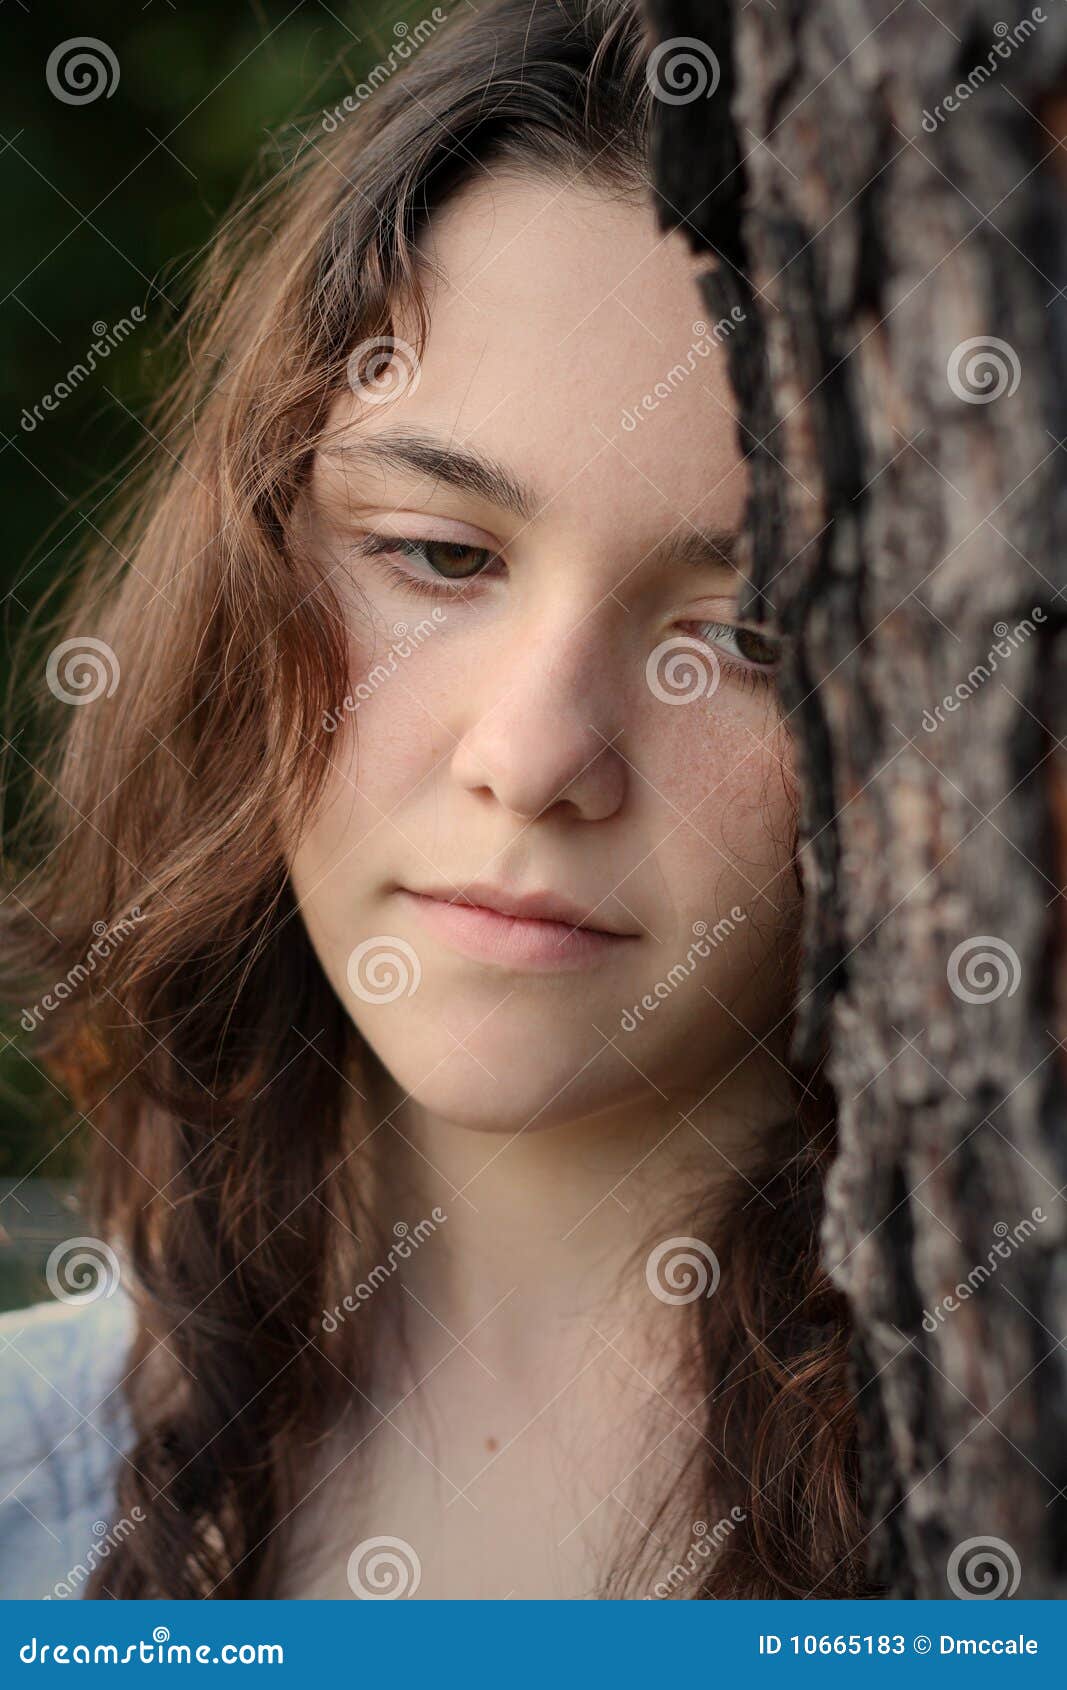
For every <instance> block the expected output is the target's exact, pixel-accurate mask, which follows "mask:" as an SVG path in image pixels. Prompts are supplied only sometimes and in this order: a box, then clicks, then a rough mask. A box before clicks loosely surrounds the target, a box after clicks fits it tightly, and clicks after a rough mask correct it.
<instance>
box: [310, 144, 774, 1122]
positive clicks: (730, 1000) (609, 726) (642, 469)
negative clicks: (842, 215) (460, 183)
mask: <svg viewBox="0 0 1067 1690" xmlns="http://www.w3.org/2000/svg"><path fill="white" fill-rule="evenodd" d="M423 245H424V250H425V253H426V256H428V257H430V258H432V260H433V262H434V266H435V269H436V271H437V279H436V280H434V281H433V282H431V283H430V285H429V292H428V303H429V308H430V316H431V328H430V334H429V339H428V343H427V345H426V348H425V353H424V356H423V358H422V361H421V364H420V365H419V366H418V367H416V366H415V363H414V359H413V355H412V353H411V352H410V351H409V350H405V348H404V347H401V348H400V350H399V352H398V355H397V359H396V362H395V363H394V365H393V368H392V370H391V371H390V372H388V373H387V375H386V376H385V377H384V379H381V380H378V379H376V375H375V368H374V366H373V365H372V367H371V368H369V369H368V370H367V371H366V372H365V373H364V374H361V372H360V367H359V360H358V359H354V360H352V362H351V364H350V375H351V385H352V389H353V391H352V392H351V394H347V393H346V395H345V397H344V399H343V401H340V402H338V404H337V405H336V407H335V409H334V412H333V413H332V415H331V418H330V431H329V433H330V438H329V441H328V442H327V443H326V444H325V445H324V447H323V449H322V450H321V451H320V453H319V454H318V456H317V459H316V464H315V468H314V473H313V476H312V479H311V483H310V487H309V491H308V497H307V499H306V500H305V502H304V506H303V509H302V511H301V513H300V531H301V534H302V538H303V541H304V543H305V544H308V545H310V546H312V547H313V548H314V549H315V551H316V553H317V555H318V556H319V557H320V558H321V559H322V561H323V562H324V563H325V564H326V566H327V567H328V568H329V569H330V570H332V571H333V574H332V580H333V582H334V584H335V585H336V586H337V588H338V590H339V594H340V597H341V598H342V600H343V602H344V603H345V605H346V607H347V620H348V629H349V639H350V657H351V674H350V680H349V683H348V698H347V700H345V699H342V698H340V697H339V698H338V699H337V701H336V707H335V710H334V712H333V716H332V717H330V718H328V719H327V720H326V722H325V723H324V725H323V729H322V732H321V738H320V741H319V743H318V744H316V745H314V746H313V747H309V748H308V755H309V756H316V757H325V758H327V759H329V761H330V765H331V769H330V776H329V781H328V785H327V789H326V792H325V795H324V800H323V802H322V804H321V806H320V808H319V809H318V811H317V813H316V816H315V817H314V818H313V821H312V823H311V825H310V826H309V827H308V828H307V829H306V830H305V831H304V833H303V835H302V837H301V838H300V839H299V841H297V842H295V844H294V846H293V849H292V851H291V854H290V855H291V871H292V882H293V886H294V889H295V892H296V895H297V898H298V900H299V903H300V905H301V909H302V913H303V918H304V921H305V923H306V925H307V930H308V933H309V936H310V939H311V942H312V944H313V946H314V947H315V950H316V952H317V954H318V956H319V958H320V959H321V962H322V966H323V968H324V970H325V972H326V974H327V976H328V978H329V980H330V981H331V983H332V985H333V987H334V989H335V991H336V992H337V994H338V996H339V997H340V999H341V1001H342V1002H343V1004H344V1005H345V1007H346V1009H347V1011H348V1013H349V1014H350V1016H351V1017H352V1020H353V1021H354V1022H355V1024H356V1025H357V1027H358V1028H359V1029H360V1031H361V1033H362V1034H363V1035H364V1036H365V1038H366V1039H367V1041H368V1043H369V1044H370V1045H371V1047H372V1048H373V1050H374V1051H375V1052H376V1053H377V1055H378V1057H379V1058H380V1060H381V1062H382V1063H383V1064H384V1066H385V1068H386V1069H387V1070H388V1072H389V1073H390V1074H391V1075H392V1077H393V1079H394V1080H395V1082H396V1083H397V1085H398V1086H399V1087H400V1088H401V1089H402V1091H403V1092H404V1093H406V1094H410V1095H411V1097H412V1098H413V1099H414V1101H415V1103H416V1104H417V1105H420V1106H422V1107H424V1108H426V1109H428V1110H430V1111H432V1112H434V1113H437V1114H441V1115H443V1116H445V1117H446V1118H448V1119H449V1120H452V1121H456V1122H460V1123H466V1124H468V1125H472V1126H479V1127H486V1128H491V1129H497V1130H507V1131H514V1130H516V1129H518V1128H521V1127H527V1128H535V1127H544V1126H548V1125H551V1124H553V1123H558V1122H560V1121H563V1120H572V1121H573V1120H575V1119H578V1118H580V1117H584V1116H586V1115H589V1114H592V1113H599V1112H602V1111H607V1110H612V1111H621V1112H623V1113H626V1112H628V1111H631V1110H638V1111H643V1110H648V1109H650V1108H651V1109H654V1110H657V1111H659V1110H660V1109H662V1108H663V1107H664V1102H665V1100H668V1099H669V1100H671V1101H672V1102H673V1101H674V1100H679V1099H682V1098H684V1097H687V1096H697V1097H700V1096H703V1095H704V1094H705V1093H706V1092H707V1091H708V1090H709V1088H711V1087H712V1086H714V1085H715V1084H716V1082H717V1081H718V1080H719V1079H721V1078H725V1077H726V1076H727V1075H729V1074H730V1073H731V1072H732V1071H734V1070H735V1069H736V1068H737V1066H738V1064H739V1063H740V1061H741V1059H742V1057H743V1056H745V1055H746V1053H748V1052H750V1051H751V1049H752V1047H753V1046H754V1045H755V1043H756V1041H757V1040H761V1039H767V1038H768V1035H771V1036H770V1039H769V1044H770V1046H771V1047H773V1049H774V1050H775V1051H777V1050H779V1049H780V1048H781V1034H780V1029H779V1028H778V1024H779V1022H780V1020H781V1017H782V1015H783V1014H784V1011H785V1007H786V992H787V982H786V980H785V979H784V977H783V969H782V955H783V949H784V942H785V941H786V940H787V938H789V937H791V936H792V935H793V933H794V931H795V928H796V923H797V919H798V909H797V896H796V890H795V885H794V881H793V875H792V872H791V869H790V867H789V856H790V849H791V843H792V818H793V790H792V783H791V778H790V773H789V740H788V736H787V734H786V732H785V729H784V727H783V726H782V724H781V723H780V722H779V721H778V711H777V704H776V696H775V690H774V685H773V681H772V680H771V679H770V676H771V673H772V670H773V661H774V646H773V644H772V642H771V640H770V638H769V635H767V634H763V635H760V634H758V633H755V632H754V631H753V630H752V629H751V628H748V629H744V630H741V629H739V627H738V625H737V623H736V620H735V618H734V611H733V606H734V603H735V596H736V577H735V575H734V574H733V573H732V570H731V566H730V560H729V553H730V537H731V536H732V535H733V533H734V532H735V530H736V528H737V526H738V524H739V521H740V519H741V514H742V509H743V501H744V494H745V478H744V470H743V466H742V464H741V462H740V460H739V457H738V451H737V446H736V442H735V427H734V420H733V413H732V400H731V394H730V390H729V387H728V383H727V379H726V373H725V353H724V350H723V346H722V344H721V340H722V339H724V338H725V333H723V332H720V337H719V340H715V339H713V338H712V330H713V329H714V327H715V325H713V324H711V323H710V322H706V321H705V320H704V313H703V311H702V309H701V306H700V295H699V291H698V289H697V286H696V282H695V277H696V274H697V266H696V261H695V260H694V259H693V258H692V257H691V256H690V254H689V252H688V249H687V248H686V246H685V243H684V241H683V239H682V237H681V236H679V235H677V234H671V235H669V236H664V235H663V234H662V233H661V232H660V231H659V230H658V229H657V227H656V224H655V220H654V216H653V214H652V212H651V211H650V210H648V209H646V208H645V207H643V206H638V207H634V206H632V205H623V204H619V203H617V202H615V201H613V200H610V199H608V198H607V197H602V196H601V195H599V194H596V193H594V192H592V191H591V190H584V189H583V190H579V189H577V188H574V187H560V186H559V185H557V184H554V183H550V182H548V181H542V180H535V179H533V178H530V179H526V180H519V179H515V178H510V179H509V178H501V177H495V176H494V177H490V176H487V177H486V178H485V179H484V184H482V183H480V184H479V185H478V186H477V187H476V188H474V189H468V190H466V191H465V192H463V193H462V194H461V195H459V196H457V197H456V198H455V199H454V200H453V201H452V202H451V203H450V204H449V206H448V207H447V208H445V209H444V210H443V211H442V212H441V213H440V215H439V216H438V217H437V219H436V220H435V222H434V224H433V227H432V230H431V231H430V234H429V235H428V236H427V237H424V243H423ZM729 327H730V330H731V331H732V332H733V333H735V334H740V335H743V334H745V333H746V325H745V323H744V321H738V322H735V323H731V324H730V325H729ZM396 331H397V336H398V339H400V340H403V339H404V336H405V329H404V325H403V323H399V324H397V325H396ZM337 430H341V431H342V432H341V433H340V436H338V433H337ZM524 901H527V913H526V915H525V917H520V918H518V919H516V917H515V916H514V914H512V915H511V916H510V917H509V916H508V915H506V914H500V913H496V914H494V913H491V912H490V911H489V910H488V909H487V908H485V907H484V906H487V905H488V906H493V907H494V908H495V909H497V910H499V909H501V908H503V909H504V910H506V909H507V908H508V907H509V906H510V907H511V908H512V910H514V909H515V907H517V906H518V905H520V904H522V903H523V902H524ZM476 905H481V906H483V907H482V908H476V907H473V906H476ZM553 915H555V916H556V917H558V918H559V919H557V920H550V919H547V918H548V917H551V916H553ZM579 924H580V925H579ZM592 929H597V931H592ZM772 1029H774V1031H773V1033H772Z"/></svg>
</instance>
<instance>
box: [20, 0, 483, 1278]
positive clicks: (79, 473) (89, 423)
mask: <svg viewBox="0 0 1067 1690" xmlns="http://www.w3.org/2000/svg"><path fill="white" fill-rule="evenodd" d="M440 4H441V7H442V10H445V11H448V10H451V9H452V0H440ZM432 6H433V0H419V3H417V4H415V5H412V4H410V3H406V0H386V3H385V4H381V3H378V0H356V3H350V4H344V3H343V0H337V4H335V5H332V6H327V5H325V4H322V3H320V0H302V3H299V4H296V5H275V4H266V3H253V0H230V3H228V4H227V3H222V4H215V5H211V4H207V3H205V0H173V3H172V0H148V3H147V4H144V3H143V0H133V3H131V4H110V5H109V4H106V3H98V4H95V5H93V6H91V7H87V6H84V5H74V4H61V5H56V4H45V5H42V4H35V3H34V0H24V3H20V0H7V3H6V4H5V5H4V6H3V8H2V11H0V40H2V42H3V65H4V72H5V82H6V90H7V94H6V99H5V101H4V110H3V117H2V119H0V173H2V183H3V204H4V218H3V228H4V237H5V238H4V242H3V249H2V255H0V268H2V280H3V288H2V295H0V297H2V301H3V305H2V313H0V323H2V333H3V336H4V356H3V359H2V362H0V369H2V374H0V380H2V382H3V395H2V412H0V414H2V425H0V478H2V507H3V513H4V548H3V563H2V588H0V591H2V594H3V608H4V639H3V646H4V665H5V669H7V667H8V664H9V660H10V652H11V648H12V644H13V641H14V638H15V637H16V635H17V633H18V630H19V627H20V624H22V623H23V622H24V620H25V615H26V612H27V611H28V610H29V609H30V608H31V607H32V605H33V603H34V601H35V600H36V599H38V598H39V597H40V595H41V593H42V592H43V590H44V589H45V588H46V586H47V585H48V584H49V582H51V581H53V580H56V579H57V578H58V579H60V580H62V578H63V576H64V573H65V572H66V573H67V574H68V575H69V573H70V571H71V569H72V565H73V553H74V547H75V545H76V544H77V543H78V541H79V540H80V538H81V536H82V534H83V532H84V525H85V524H86V522H88V521H91V522H92V523H94V524H95V525H96V526H97V527H98V528H101V529H102V530H103V531H104V532H105V533H106V532H107V531H108V494H109V492H110V491H112V490H113V489H114V488H115V487H117V486H118V485H119V483H120V481H121V479H122V476H123V474H124V473H125V471H126V469H127V467H128V465H129V462H130V454H131V452H137V455H138V456H139V455H140V453H141V452H142V451H143V450H144V449H145V448H147V447H148V445H149V440H148V438H147V436H146V435H145V433H144V431H143V429H142V428H141V426H140V424H139V422H138V420H137V419H138V416H139V415H141V414H143V413H144V409H145V406H146V403H147V401H148V398H149V396H150V395H151V394H152V392H153V391H154V388H155V385H156V384H158V382H159V381H160V380H161V379H162V377H163V375H164V373H165V371H164V369H163V363H164V362H165V360H164V359H163V358H161V354H160V342H161V341H162V339H163V336H164V333H165V331H166V330H167V328H168V327H169V326H170V325H171V324H172V323H173V322H174V320H175V317H176V315H177V314H178V312H179V311H180V308H181V306H182V304H183V302H184V301H185V300H186V298H187V297H188V292H189V288H190V285H191V282H192V280H193V278H194V276H195V274H196V272H197V267H198V256H199V254H200V253H201V252H202V250H203V248H204V247H205V245H206V244H208V243H209V242H210V239H211V236H212V233H213V231H214V230H215V229H216V228H217V227H218V226H219V225H220V224H221V223H222V222H223V220H224V219H225V217H226V215H227V213H228V212H229V211H230V210H231V209H232V207H233V205H234V203H235V201H236V199H237V197H238V196H239V195H240V194H241V192H242V191H243V189H245V188H246V187H247V186H249V185H251V184H252V183H253V182H254V181H260V180H263V179H264V178H265V177H266V176H269V175H270V174H272V173H273V171H274V170H276V169H278V168H279V167H280V165H281V162H282V156H283V155H282V153H281V152H280V151H279V145H281V146H283V147H284V148H285V153H286V156H287V155H288V154H289V153H290V152H291V151H292V147H293V143H294V141H295V134H294V128H293V126H294V125H296V126H298V127H299V129H300V130H301V131H302V132H304V133H307V132H309V131H310V130H311V129H312V126H315V125H317V124H318V123H319V121H320V119H321V114H322V111H323V108H325V107H331V106H333V105H335V104H336V103H337V101H338V100H339V99H341V98H343V96H344V95H345V94H346V93H348V92H349V91H350V90H351V89H352V87H353V86H354V85H355V84H356V83H358V82H360V81H361V80H362V79H363V78H364V77H365V76H366V74H367V73H368V71H369V70H370V69H371V68H372V67H373V66H375V65H377V64H381V63H384V62H386V61H387V57H388V53H389V50H390V48H391V47H392V46H393V45H394V44H395V42H396V36H395V34H394V28H393V26H394V24H395V23H397V22H398V21H407V22H408V23H409V24H411V25H414V24H416V23H417V22H418V21H419V20H420V19H422V18H427V17H429V16H430V14H431V12H432ZM78 36H92V37H94V38H96V39H98V40H101V41H104V42H106V43H107V45H108V46H109V47H110V48H111V50H112V52H113V53H114V54H115V56H116V58H117V60H118V65H119V78H118V83H117V85H116V86H115V87H114V90H113V92H112V93H111V95H110V96H108V97H104V96H100V97H98V98H96V99H94V100H93V101H91V102H89V103H85V104H81V105H70V104H64V103H63V102H62V101H60V100H58V99H57V98H55V96H54V95H53V94H52V93H51V92H50V90H49V88H48V86H47V83H46V75H45V72H46V65H47V62H48V58H49V54H50V53H51V52H52V50H53V48H55V47H56V46H57V45H58V44H59V43H61V42H64V41H67V40H69V39H71V38H73V37H78ZM134 306H139V307H140V308H141V309H142V310H143V312H144V313H145V320H144V322H143V323H142V324H141V326H140V327H138V328H136V329H135V330H134V332H133V334H132V335H130V336H129V338H128V339H126V340H125V342H124V343H123V344H122V345H121V347H119V348H118V349H117V350H115V351H113V352H112V353H111V354H110V355H109V356H108V357H107V358H106V359H105V360H104V361H103V362H102V363H100V364H98V367H97V369H96V370H95V372H93V373H92V374H91V375H90V376H89V377H88V379H87V380H86V381H84V382H83V383H82V384H81V385H80V386H79V387H78V389H77V391H75V392H74V393H73V394H72V395H71V396H70V397H68V398H65V399H64V400H63V402H62V403H61V404H60V405H59V407H58V409H57V410H55V411H53V412H51V413H50V414H47V415H45V416H44V417H43V420H42V421H41V422H40V423H39V424H38V426H37V427H36V429H34V430H33V432H32V433H27V432H26V431H25V430H24V428H23V427H22V426H21V423H20V418H21V416H22V413H23V409H24V407H31V408H32V407H33V406H34V405H35V404H38V403H39V402H40V400H41V398H42V396H43V395H44V394H45V393H48V392H51V391H52V390H53V388H54V387H55V384H56V383H57V382H58V381H60V380H61V379H62V378H63V376H64V374H65V372H66V371H67V370H68V369H70V368H71V366H72V365H74V364H76V363H77V362H78V361H79V360H82V359H84V357H85V355H86V353H87V352H88V350H89V347H90V345H91V343H92V341H93V339H94V331H93V324H94V323H100V322H103V323H106V324H109V325H111V324H114V323H116V322H118V321H119V320H120V319H122V318H123V317H127V318H128V317H129V314H130V311H131V308H132V307H134ZM6 678H7V677H6V675H5V684H6ZM24 684H35V683H34V682H33V681H32V679H31V680H30V681H29V682H28V683H24ZM41 684H42V685H43V676H42V677H41ZM26 743H27V742H25V741H22V742H20V749H21V747H22V745H23V744H26ZM15 766H16V769H17V766H18V764H17V759H16V764H15ZM13 802H17V794H16V797H15V800H14V801H13V800H12V797H11V796H10V795H9V802H8V810H9V813H8V817H7V820H8V822H9V823H10V821H11V814H10V812H11V809H12V808H13ZM32 1043H33V1041H32V1037H30V1038H27V1036H26V1035H24V1034H22V1033H21V1032H20V1031H19V1030H18V1028H17V1025H12V1024H11V1023H10V1022H9V1023H8V1025H7V1027H6V1030H3V1040H2V1044H3V1048H2V1050H0V1181H6V1182H8V1185H6V1186H5V1187H4V1188H3V1189H4V1190H7V1189H8V1188H9V1185H10V1182H11V1181H12V1180H15V1179H18V1178H19V1177H20V1176H22V1175H26V1174H28V1173H30V1171H31V1170H33V1171H34V1172H35V1173H36V1175H37V1176H38V1177H41V1176H48V1177H50V1178H63V1177H68V1178H69V1177H70V1176H71V1175H73V1174H74V1173H76V1171H77V1167H78V1161H79V1156H80V1152H81V1146H82V1142H83V1136H84V1132H85V1130H86V1129H85V1128H84V1127H81V1128H78V1129H77V1130H76V1131H75V1132H73V1133H71V1132H70V1128H71V1125H72V1121H73V1119H74V1118H73V1116H72V1113H71V1110H70V1107H69V1105H68V1104H67V1103H66V1102H65V1100H64V1099H63V1098H62V1097H61V1096H60V1095H59V1094H58V1093H57V1092H56V1091H55V1089H54V1088H53V1087H52V1086H51V1085H50V1084H49V1083H48V1082H47V1081H46V1080H45V1078H44V1076H43V1075H42V1074H41V1073H40V1072H39V1070H38V1069H37V1068H36V1067H35V1065H34V1064H33V1062H32V1061H31V1060H30V1058H31V1057H32ZM20 1046H21V1047H24V1048H22V1049H20ZM61 1139H62V1140H63V1142H62V1143H61V1144H60V1142H59V1141H60V1140H61ZM50 1147H52V1148H50ZM2 1195H3V1192H2V1191H0V1196H2ZM18 1215H19V1210H18V1207H17V1205H14V1206H13V1205H12V1203H11V1202H10V1201H9V1202H8V1203H6V1204H5V1205H4V1207H3V1209H2V1210H0V1304H2V1303H3V1302H4V1301H20V1300H21V1298H22V1296H23V1295H25V1290H26V1287H25V1283H24V1279H22V1278H19V1282H18V1286H15V1287H13V1285H12V1272H13V1269H12V1267H11V1263H10V1256H11V1247H12V1237H11V1235H12V1234H14V1233H17V1231H18ZM5 1225H6V1229H7V1234H8V1236H7V1240H6V1252H5ZM5 1253H6V1255H7V1257H8V1267H7V1268H6V1269H4V1267H3V1258H4V1255H5ZM24 1253H25V1252H23V1254H24ZM16 1278H18V1275H16Z"/></svg>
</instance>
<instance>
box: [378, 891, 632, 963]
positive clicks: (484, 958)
mask: <svg viewBox="0 0 1067 1690" xmlns="http://www.w3.org/2000/svg"><path fill="white" fill-rule="evenodd" d="M398 896H399V897H401V898H403V899H404V900H405V902H406V903H408V904H410V905H412V907H413V908H414V910H415V913H416V914H417V915H418V916H419V917H420V919H421V920H422V922H423V924H424V925H425V926H426V927H428V928H429V930H430V932H431V933H433V934H434V935H435V936H436V937H437V938H438V939H441V940H443V941H444V943H445V944H446V945H451V946H452V948H453V949H454V950H457V951H462V952H463V954H464V955H465V956H469V957H474V958H475V959H476V960H477V961H478V962H496V963H500V964H502V965H503V966H505V967H507V966H511V967H517V968H527V969H536V970H539V971H543V972H545V973H548V972H551V971H552V970H554V969H564V968H589V967H591V966H592V965H594V964H595V963H599V962H604V961H605V960H607V959H608V958H609V957H611V956H612V955H613V953H614V952H616V951H618V950H619V949H621V947H622V946H623V945H630V944H632V943H633V941H634V938H636V937H637V935H636V934H634V935H630V934H625V933H602V932H600V931H599V930H598V929H596V928H592V927H571V926H569V925H568V923H567V922H565V921H533V920H530V919H529V918H528V917H524V916H517V915H501V914H500V911H499V910H489V909H486V908H485V907H484V905H482V904H450V903H446V902H445V901H444V900H443V899H441V898H428V897H425V896H424V895H423V894H422V893H420V892H408V891H406V890H404V889H403V888H400V889H399V891H398Z"/></svg>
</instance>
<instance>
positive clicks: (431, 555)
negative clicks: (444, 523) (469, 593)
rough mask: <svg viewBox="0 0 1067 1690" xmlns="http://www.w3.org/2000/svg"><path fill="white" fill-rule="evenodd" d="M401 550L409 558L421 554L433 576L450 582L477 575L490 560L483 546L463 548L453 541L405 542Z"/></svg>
mask: <svg viewBox="0 0 1067 1690" xmlns="http://www.w3.org/2000/svg"><path fill="white" fill-rule="evenodd" d="M403 548H404V551H405V552H406V553H407V554H408V555H409V556H413V557H418V556H419V555H420V553H421V554H422V556H423V557H424V558H425V561H426V562H427V563H428V564H429V566H430V568H431V569H432V570H433V572H434V574H435V575H443V576H444V577H445V579H446V580H450V581H465V580H467V579H468V577H469V576H471V575H477V574H479V573H480V571H481V570H483V569H484V568H485V566H486V564H487V563H488V562H489V559H490V553H489V552H487V551H486V550H485V548H484V546H464V545H461V544H459V543H458V542H457V541H454V540H405V541H404V542H403Z"/></svg>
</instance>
